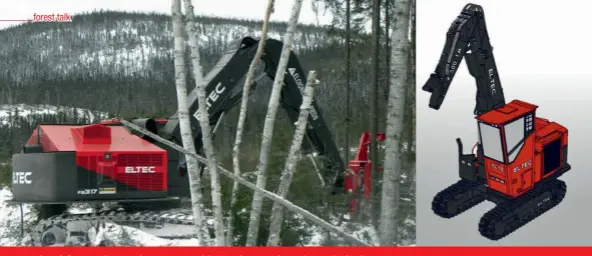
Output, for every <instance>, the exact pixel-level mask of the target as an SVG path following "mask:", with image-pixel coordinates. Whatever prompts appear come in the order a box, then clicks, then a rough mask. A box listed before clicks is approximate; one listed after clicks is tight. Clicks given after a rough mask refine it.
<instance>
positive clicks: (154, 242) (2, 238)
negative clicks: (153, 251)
mask: <svg viewBox="0 0 592 256" xmlns="http://www.w3.org/2000/svg"><path fill="white" fill-rule="evenodd" d="M11 198H12V193H11V192H10V191H9V190H8V189H5V188H4V189H1V190H0V246H16V245H21V244H22V243H21V242H20V241H23V239H22V238H25V239H26V238H27V235H26V234H25V235H24V236H23V235H22V234H21V232H20V224H21V214H20V207H19V206H18V205H10V204H8V203H7V202H6V201H7V200H10V199H11ZM89 211H92V209H90V208H87V207H84V206H83V205H81V206H77V207H72V208H70V210H69V212H70V213H88V212H89ZM23 215H24V216H23V217H24V218H23V220H24V229H25V230H28V229H29V228H31V227H32V225H31V222H32V221H33V219H34V217H35V216H34V212H32V211H31V206H30V205H23ZM87 229H88V228H87ZM88 230H89V231H88V236H89V238H90V239H91V242H92V243H93V244H94V245H98V244H100V243H101V241H110V242H111V243H114V244H115V245H128V246H197V245H199V243H198V240H197V239H163V238H158V237H156V236H154V235H151V234H148V233H146V232H143V231H141V230H138V229H135V228H132V227H126V226H119V225H116V224H113V223H105V225H104V227H101V228H100V229H99V232H98V233H97V232H96V230H95V229H94V228H90V229H88ZM123 238H125V239H123ZM56 246H63V245H56Z"/></svg>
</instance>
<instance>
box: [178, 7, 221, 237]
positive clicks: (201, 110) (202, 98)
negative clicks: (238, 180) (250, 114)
mask: <svg viewBox="0 0 592 256" xmlns="http://www.w3.org/2000/svg"><path fill="white" fill-rule="evenodd" d="M184 3H185V13H186V18H187V32H188V34H189V45H190V48H191V63H192V64H193V75H194V77H195V88H196V90H197V101H198V105H199V107H198V110H197V111H198V115H197V117H198V121H199V126H200V127H201V134H202V142H203V148H204V152H205V154H206V158H207V159H208V161H207V166H208V171H209V172H210V182H211V186H212V211H213V212H214V232H215V234H216V245H218V246H224V245H226V238H225V235H224V216H223V214H222V192H221V190H222V189H221V187H220V177H219V175H218V170H217V169H218V162H217V161H216V153H215V151H214V143H212V129H211V128H210V120H209V118H208V117H209V115H208V107H207V105H206V88H205V85H204V84H203V82H202V80H203V76H202V72H201V64H200V59H199V37H198V33H197V28H196V26H195V22H194V14H193V5H192V4H191V0H184Z"/></svg>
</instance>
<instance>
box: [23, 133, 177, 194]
mask: <svg viewBox="0 0 592 256" xmlns="http://www.w3.org/2000/svg"><path fill="white" fill-rule="evenodd" d="M31 149H34V150H31ZM25 150H29V152H27V154H22V155H19V156H18V157H17V158H16V160H15V161H18V162H20V163H19V164H16V165H14V166H16V168H18V170H14V172H13V173H15V172H17V173H29V175H28V176H27V178H29V180H28V181H30V183H28V184H27V183H26V182H20V183H18V182H17V184H14V182H13V187H15V186H16V188H15V189H17V190H19V189H21V188H22V189H28V190H30V187H29V185H33V186H35V184H38V185H39V186H43V189H39V190H34V191H31V192H28V193H15V194H17V195H23V196H25V197H26V198H24V199H23V198H20V199H23V201H46V200H49V201H52V200H53V201H58V202H62V201H78V200H94V199H109V200H117V199H132V198H158V197H165V196H166V192H167V171H168V170H167V162H168V160H167V152H166V150H163V149H161V148H159V147H157V146H155V145H153V144H152V143H150V142H148V141H146V140H144V139H142V138H140V137H138V136H136V135H134V134H131V133H130V132H129V131H128V130H126V128H125V127H123V126H106V125H101V124H90V125H82V126H81V125H39V126H38V128H37V129H36V130H35V131H34V132H33V134H32V135H31V137H30V138H29V140H28V141H27V143H26V146H25ZM31 151H33V152H31ZM25 157H27V158H29V159H28V161H29V162H32V163H30V164H25V163H26V162H27V159H23V158H25ZM23 160H24V161H23ZM72 160H73V161H72ZM35 163H37V164H35ZM46 171H47V172H46ZM63 177H67V178H63ZM23 180H24V179H23ZM50 180H51V182H48V181H50ZM21 186H22V187H21ZM35 191H38V192H35ZM44 194H45V195H44ZM50 195H55V197H57V198H54V196H50ZM58 195H59V196H58ZM15 199H16V200H18V199H19V198H15Z"/></svg>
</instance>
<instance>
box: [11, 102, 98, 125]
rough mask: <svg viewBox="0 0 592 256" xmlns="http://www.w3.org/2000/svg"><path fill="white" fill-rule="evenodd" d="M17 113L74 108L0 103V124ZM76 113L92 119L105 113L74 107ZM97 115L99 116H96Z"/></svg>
mask: <svg viewBox="0 0 592 256" xmlns="http://www.w3.org/2000/svg"><path fill="white" fill-rule="evenodd" d="M15 113H18V115H19V116H20V117H27V116H29V115H43V114H49V115H55V114H57V113H74V108H72V107H62V106H52V105H28V104H13V105H8V104H0V124H2V125H5V124H8V121H9V120H8V119H9V117H10V116H12V115H14V114H15ZM76 114H77V115H78V116H79V117H86V118H88V119H90V120H92V121H94V120H95V119H96V118H101V117H102V116H106V114H103V113H101V114H97V113H93V112H92V111H90V110H88V109H80V108H77V109H76ZM97 115H99V116H97Z"/></svg>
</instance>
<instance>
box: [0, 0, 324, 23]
mask: <svg viewBox="0 0 592 256" xmlns="http://www.w3.org/2000/svg"><path fill="white" fill-rule="evenodd" d="M311 1H312V0H304V2H303V6H302V11H301V13H300V18H299V21H300V23H307V24H315V23H316V15H315V13H314V11H313V10H312V3H311ZM292 3H293V1H290V0H280V1H275V12H274V13H273V14H272V16H271V20H272V21H287V20H288V19H289V17H290V12H291V9H292ZM193 5H194V6H195V13H196V14H197V15H214V16H220V17H241V18H248V19H262V18H263V16H264V12H265V6H266V5H267V0H248V1H246V0H245V1H238V0H214V1H212V0H193ZM321 7H322V6H321ZM94 9H97V10H98V9H105V10H125V11H143V12H151V11H155V12H160V13H170V10H171V1H170V0H52V1H47V0H18V4H15V5H12V6H11V7H10V8H7V7H4V8H0V20H27V19H30V18H32V16H33V14H34V13H37V14H53V13H55V14H57V13H68V14H71V15H72V14H74V15H76V14H77V13H80V12H85V11H92V10H94ZM318 18H319V23H320V24H328V23H329V22H330V21H331V15H330V14H329V13H326V14H323V10H322V9H321V12H320V13H319V17H318ZM18 23H19V22H8V21H2V22H0V29H2V28H6V27H8V26H11V25H15V24H18Z"/></svg>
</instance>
